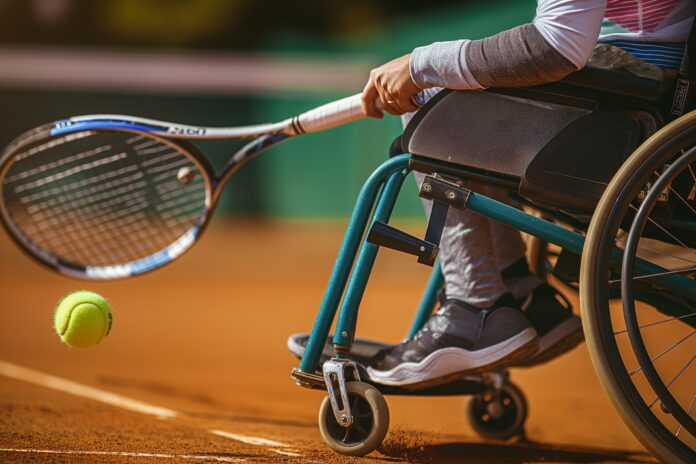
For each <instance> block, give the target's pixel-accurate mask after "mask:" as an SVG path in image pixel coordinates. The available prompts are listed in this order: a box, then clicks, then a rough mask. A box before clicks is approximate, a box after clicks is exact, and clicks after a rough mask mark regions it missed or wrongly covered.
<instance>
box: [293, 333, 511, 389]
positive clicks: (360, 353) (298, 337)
mask: <svg viewBox="0 0 696 464" xmlns="http://www.w3.org/2000/svg"><path fill="white" fill-rule="evenodd" d="M308 340H309V334H308V333H300V334H294V335H291V336H290V337H289V338H288V343H287V344H288V349H289V350H290V352H291V353H292V354H294V355H295V356H296V357H297V358H298V359H302V356H303V355H304V351H305V347H306V346H307V341H308ZM389 346H391V345H389V344H387V343H382V342H378V341H374V340H369V339H364V338H356V339H355V340H354V341H353V345H352V348H351V351H350V354H348V355H347V359H349V360H351V361H353V362H354V363H355V367H356V369H357V371H358V374H359V377H360V379H361V380H362V381H363V382H366V383H369V384H371V385H373V386H374V387H375V388H377V390H379V391H380V392H381V393H383V394H385V395H406V396H450V395H478V394H481V393H483V392H485V391H487V390H489V389H490V388H491V386H492V385H493V384H494V383H495V382H496V379H495V377H496V376H498V375H500V376H503V377H504V378H505V379H507V372H505V371H501V372H495V373H482V374H476V375H469V376H466V377H463V378H462V377H459V378H456V379H453V380H450V381H447V382H445V383H440V384H437V385H429V386H418V385H415V386H392V385H382V384H379V383H377V382H374V381H373V380H372V379H370V375H369V373H368V372H367V369H366V365H367V364H368V363H369V361H370V360H371V359H372V358H373V357H374V356H375V355H376V354H377V353H378V352H379V351H380V350H382V349H384V348H388V347H389ZM333 357H334V348H333V345H332V344H331V336H329V338H328V339H327V341H326V344H325V345H324V350H323V352H322V356H321V359H320V361H319V366H320V368H322V366H323V365H324V363H325V362H327V361H330V360H331V359H332V358H333ZM292 376H293V378H294V379H295V381H296V383H297V384H298V385H300V386H303V387H306V388H312V389H319V390H325V389H326V385H325V382H324V377H323V375H322V374H321V373H319V372H317V373H306V372H301V371H300V370H298V369H294V370H293V374H292Z"/></svg>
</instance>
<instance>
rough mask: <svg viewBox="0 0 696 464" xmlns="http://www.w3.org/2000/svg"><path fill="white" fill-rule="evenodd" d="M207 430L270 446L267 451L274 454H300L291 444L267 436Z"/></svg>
mask: <svg viewBox="0 0 696 464" xmlns="http://www.w3.org/2000/svg"><path fill="white" fill-rule="evenodd" d="M208 432H210V433H212V434H213V435H217V436H220V437H225V438H229V439H231V440H236V441H239V442H242V443H246V444H247V445H254V446H268V447H270V448H269V451H272V452H274V453H276V454H282V455H283V456H293V457H299V456H302V455H301V454H300V453H298V452H297V450H296V449H293V448H290V447H291V446H292V445H289V444H287V443H283V442H280V441H275V440H269V439H268V438H260V437H251V436H249V435H240V434H238V433H231V432H225V431H224V430H208ZM275 448H285V449H275Z"/></svg>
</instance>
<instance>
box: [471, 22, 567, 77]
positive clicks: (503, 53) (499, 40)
mask: <svg viewBox="0 0 696 464" xmlns="http://www.w3.org/2000/svg"><path fill="white" fill-rule="evenodd" d="M466 64H467V67H468V68H469V71H470V72H471V74H472V75H473V76H474V78H475V79H476V81H477V82H478V83H479V84H481V85H482V86H483V87H527V86H530V85H540V84H546V83H548V82H555V81H557V80H559V79H562V78H564V77H565V76H567V75H568V74H570V73H572V72H573V71H577V68H576V67H575V65H574V64H573V63H571V62H570V61H568V59H567V58H565V57H564V56H563V55H561V54H560V53H559V52H558V51H556V49H555V48H553V47H552V46H551V45H549V43H548V42H547V41H546V39H544V37H543V36H542V35H541V34H540V33H539V31H538V30H537V28H536V27H535V26H534V25H532V24H524V25H522V26H518V27H515V28H513V29H510V30H507V31H504V32H501V33H500V34H496V35H494V36H492V37H488V38H486V39H482V40H472V41H470V42H469V45H468V46H467V47H466Z"/></svg>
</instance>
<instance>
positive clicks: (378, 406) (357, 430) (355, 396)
mask: <svg viewBox="0 0 696 464" xmlns="http://www.w3.org/2000/svg"><path fill="white" fill-rule="evenodd" d="M346 390H347V391H348V401H349V402H350V411H351V415H352V416H353V423H352V424H351V425H350V426H348V427H342V426H341V425H340V424H339V423H338V421H337V420H336V417H335V416H334V413H333V409H332V408H331V401H330V400H329V397H328V396H326V397H325V398H324V401H323V402H322V403H321V407H320V408H319V432H320V433H321V437H322V438H323V439H324V441H325V442H326V444H327V445H329V448H331V449H332V450H334V451H336V452H337V453H340V454H345V455H348V456H364V455H366V454H368V453H371V452H372V451H374V450H375V449H377V447H378V446H379V445H380V444H382V440H384V437H385V436H386V435H387V430H388V429H389V408H388V407H387V402H386V401H385V400H384V397H383V396H382V394H381V393H380V392H379V390H377V389H376V388H375V387H373V386H372V385H369V384H367V383H364V382H348V383H347V384H346Z"/></svg>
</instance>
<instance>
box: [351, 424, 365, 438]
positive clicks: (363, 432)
mask: <svg viewBox="0 0 696 464" xmlns="http://www.w3.org/2000/svg"><path fill="white" fill-rule="evenodd" d="M352 426H353V427H355V429H356V430H357V431H358V432H360V433H361V434H362V435H367V430H365V427H363V426H362V425H360V422H354V423H353V425H352Z"/></svg>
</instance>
